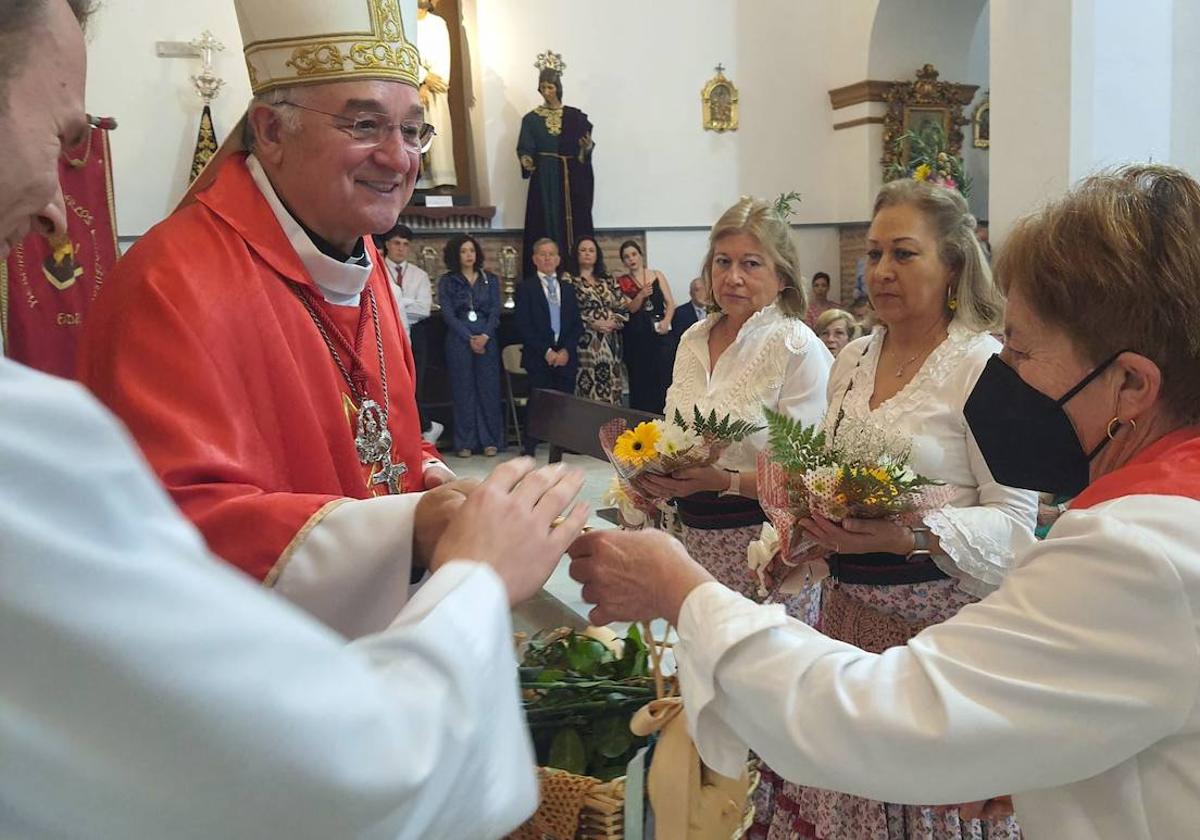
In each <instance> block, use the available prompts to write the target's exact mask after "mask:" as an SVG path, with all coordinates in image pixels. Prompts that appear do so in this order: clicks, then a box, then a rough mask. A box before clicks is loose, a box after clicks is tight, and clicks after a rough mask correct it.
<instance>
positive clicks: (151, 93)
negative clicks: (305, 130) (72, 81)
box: [87, 0, 250, 236]
mask: <svg viewBox="0 0 1200 840" xmlns="http://www.w3.org/2000/svg"><path fill="white" fill-rule="evenodd" d="M88 29H89V39H88V40H89V44H88V85H87V107H88V110H89V111H90V112H91V113H93V114H101V115H104V116H111V117H115V118H116V119H117V123H118V127H117V130H116V131H115V132H113V135H112V150H113V180H114V182H115V185H116V204H117V232H118V234H119V235H121V236H138V235H141V234H143V233H145V232H146V230H147V229H148V228H149V227H151V226H152V225H154V224H155V223H156V222H158V221H160V220H161V219H163V218H164V217H165V216H166V215H167V214H168V213H169V212H170V211H171V210H172V209H173V208H174V206H175V204H176V203H177V202H178V200H179V198H180V197H181V196H182V195H183V193H184V190H185V189H186V188H187V183H188V175H189V170H190V167H191V163H192V150H193V149H194V148H195V146H196V132H197V130H198V128H199V122H200V108H201V106H202V103H201V101H200V98H199V97H198V96H197V95H196V93H195V90H194V88H193V87H192V83H191V78H190V77H191V76H192V75H193V74H195V73H198V72H199V71H200V62H199V60H198V59H177V58H176V59H164V58H157V57H156V56H155V54H154V43H155V42H156V41H191V40H192V39H194V38H199V37H200V34H201V33H202V32H203V31H204V30H205V29H209V30H212V33H213V34H214V35H215V36H216V37H217V39H218V40H220V41H221V42H223V43H224V44H225V46H226V47H227V49H226V50H225V52H222V53H218V54H217V57H216V58H215V60H214V64H215V70H216V73H217V74H218V75H219V76H221V77H223V78H224V79H225V82H226V84H225V89H224V90H222V92H221V94H220V96H219V97H218V98H217V99H216V100H215V101H214V102H213V121H214V123H215V125H216V129H217V133H218V136H219V137H222V138H223V137H224V136H225V134H226V133H227V132H228V131H229V130H230V129H231V128H232V127H233V125H234V123H236V122H237V121H238V120H239V119H240V118H241V116H242V114H243V113H244V112H245V110H246V103H247V102H249V101H250V81H249V79H248V77H247V76H246V64H245V62H244V61H243V60H242V49H241V45H242V41H241V35H240V33H239V31H238V24H237V15H236V14H235V13H234V9H233V0H210V2H205V3H164V2H161V0H105V2H104V3H103V4H101V6H100V9H99V11H98V12H97V13H96V15H95V16H94V17H93V18H92V21H91V23H90V24H89V27H88Z"/></svg>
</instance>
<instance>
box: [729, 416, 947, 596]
mask: <svg viewBox="0 0 1200 840" xmlns="http://www.w3.org/2000/svg"><path fill="white" fill-rule="evenodd" d="M765 414H766V419H767V433H768V445H767V449H766V451H764V452H763V453H762V454H761V455H760V456H759V459H758V497H759V503H760V504H761V505H762V509H763V512H764V513H766V515H767V518H768V519H769V520H770V526H771V529H773V533H772V532H771V530H770V529H768V526H764V539H763V540H761V541H760V542H759V543H757V544H755V545H752V546H751V550H750V552H749V553H748V558H747V562H748V563H749V564H750V567H751V570H752V571H753V572H754V573H755V575H756V576H757V577H758V579H759V584H760V589H759V591H760V594H761V595H764V596H766V595H767V594H769V591H770V590H771V589H772V588H774V589H775V590H777V591H784V592H790V591H793V590H795V589H796V584H797V583H798V579H802V578H806V577H809V578H810V577H814V576H816V575H813V565H812V564H814V563H819V562H820V561H822V560H823V559H824V558H825V557H826V556H827V555H828V553H829V552H828V550H827V549H825V548H824V547H823V546H821V545H820V544H819V543H817V542H816V541H814V540H812V539H810V538H809V537H807V536H806V535H804V534H803V532H801V533H799V534H797V533H796V523H797V522H798V521H799V520H800V519H803V518H804V517H807V516H811V515H812V514H817V515H819V516H821V517H824V518H825V519H828V520H830V521H832V522H841V521H842V520H844V519H847V518H854V519H890V520H894V521H898V522H902V523H912V524H916V523H917V522H918V521H919V520H920V517H921V515H922V514H923V513H924V512H925V511H928V510H930V509H932V508H935V507H939V506H940V505H942V504H944V503H945V501H946V498H947V493H946V491H945V489H944V487H943V485H941V484H940V483H938V482H936V481H933V480H931V479H928V478H925V477H924V476H921V475H918V474H917V473H915V472H913V470H912V469H911V468H910V467H909V465H908V462H909V458H910V456H911V450H912V444H911V442H910V441H908V440H906V439H904V438H902V437H898V436H895V435H891V434H888V433H887V432H885V431H884V430H882V429H880V428H878V427H876V426H872V425H870V424H865V423H860V422H856V421H853V420H849V419H845V420H843V421H842V422H841V423H840V424H839V426H838V433H837V435H836V436H833V437H829V436H826V434H825V433H824V432H823V431H821V430H820V429H819V428H818V427H817V426H804V425H803V424H801V423H799V422H798V421H796V420H793V419H792V418H790V417H788V416H787V415H784V414H779V413H777V412H774V411H771V410H770V409H766V410H765ZM776 545H777V550H773V549H775V546H776ZM764 546H765V547H766V548H764Z"/></svg>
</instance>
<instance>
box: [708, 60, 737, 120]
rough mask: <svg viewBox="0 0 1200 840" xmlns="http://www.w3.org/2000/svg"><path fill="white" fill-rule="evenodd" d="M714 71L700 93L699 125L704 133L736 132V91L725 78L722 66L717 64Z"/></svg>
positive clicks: (731, 83)
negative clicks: (701, 125) (713, 74)
mask: <svg viewBox="0 0 1200 840" xmlns="http://www.w3.org/2000/svg"><path fill="white" fill-rule="evenodd" d="M716 71H717V75H715V76H713V77H712V78H711V79H709V80H708V83H707V84H705V85H704V89H703V90H702V91H700V111H701V114H700V118H701V123H702V124H703V126H704V130H705V131H718V132H723V131H737V130H738V89H737V88H736V87H735V86H734V84H733V82H731V81H729V79H727V78H725V72H724V71H725V68H724V66H723V65H720V64H718V65H717V67H716Z"/></svg>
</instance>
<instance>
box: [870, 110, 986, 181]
mask: <svg viewBox="0 0 1200 840" xmlns="http://www.w3.org/2000/svg"><path fill="white" fill-rule="evenodd" d="M906 144H907V146H908V157H907V160H908V163H907V165H905V164H902V163H900V161H901V160H904V159H905V156H904V147H905V145H906ZM895 149H896V158H897V161H896V163H893V164H892V165H891V166H890V167H889V168H888V171H887V172H886V173H885V175H884V180H887V181H895V180H896V179H898V178H912V179H913V180H914V181H928V182H929V183H931V184H938V185H939V186H943V187H945V188H946V189H950V190H958V191H959V192H960V193H962V194H963V196H964V197H965V196H969V195H970V194H971V179H970V178H969V177H967V173H966V170H965V169H964V167H963V161H962V158H961V157H959V156H958V155H955V154H952V153H951V151H950V143H949V140H948V139H947V137H946V132H945V130H944V129H943V128H942V127H941V126H940V125H938V124H937V123H926V124H925V125H923V126H921V128H919V129H918V130H916V131H906V132H904V133H903V134H901V135H900V136H899V137H897V138H896V140H895Z"/></svg>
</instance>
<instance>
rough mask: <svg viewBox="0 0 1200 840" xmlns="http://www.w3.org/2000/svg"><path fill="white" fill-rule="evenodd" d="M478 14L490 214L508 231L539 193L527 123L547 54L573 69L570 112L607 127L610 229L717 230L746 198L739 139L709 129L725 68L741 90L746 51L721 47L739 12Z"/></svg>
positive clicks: (602, 203) (602, 171) (534, 4)
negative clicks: (719, 74)
mask: <svg viewBox="0 0 1200 840" xmlns="http://www.w3.org/2000/svg"><path fill="white" fill-rule="evenodd" d="M475 13H476V16H477V21H476V27H475V30H476V32H477V34H476V36H475V38H474V40H475V41H476V42H477V47H476V50H477V56H478V58H477V62H476V63H475V66H474V71H475V73H476V74H477V77H479V78H481V79H482V90H481V92H480V93H481V100H482V101H481V103H480V104H481V106H482V116H483V119H482V124H481V133H482V135H483V137H484V143H483V147H484V150H485V154H486V169H487V172H488V185H489V188H490V189H489V193H488V203H490V204H494V205H495V206H496V207H497V216H496V220H495V225H496V226H497V227H502V228H520V227H522V225H523V223H524V213H525V194H526V191H527V183H528V182H526V181H524V180H523V179H522V178H521V175H520V168H519V165H518V163H517V157H516V151H515V150H516V145H517V135H518V133H519V131H520V124H521V117H522V116H523V115H524V114H525V113H527V112H528V111H530V110H532V109H533V108H535V107H536V106H538V105H540V104H541V97H540V96H539V95H538V93H537V90H536V88H537V70H535V69H534V67H533V62H534V59H535V58H536V56H537V55H538V53H541V52H543V51H545V50H547V49H553V50H554V51H555V52H558V53H561V54H562V56H563V60H564V61H565V62H566V65H567V71H566V73H565V74H564V75H563V88H564V97H563V98H564V101H565V102H566V103H567V104H568V105H574V106H575V107H578V108H580V109H582V110H583V111H584V112H586V113H587V114H588V116H589V118H590V119H591V121H592V123H593V125H594V126H595V130H594V134H593V136H594V139H595V141H596V151H595V157H594V158H593V161H594V168H595V172H596V198H595V204H594V209H593V216H594V220H595V223H596V225H597V226H598V227H655V226H679V225H706V224H711V222H712V220H713V219H715V218H716V216H717V214H719V213H720V212H721V210H723V209H724V208H725V207H726V206H728V205H729V204H731V203H732V201H733V200H735V199H736V198H737V196H738V184H737V168H736V167H737V149H738V143H739V140H740V138H739V136H738V135H737V134H726V135H719V134H715V133H712V132H705V131H703V130H702V128H701V125H700V88H701V87H702V85H703V84H704V82H705V81H707V79H708V78H710V77H711V76H712V75H713V67H714V66H715V65H716V63H717V62H718V61H720V62H724V64H725V66H726V68H727V70H726V74H727V75H728V76H729V77H730V78H732V79H733V80H734V81H735V82H739V81H740V80H739V76H738V67H739V65H738V56H737V54H736V53H737V49H736V42H735V41H734V40H733V39H732V38H721V39H718V40H716V41H714V39H713V37H712V33H714V32H725V33H732V32H734V31H735V30H736V26H737V20H736V6H735V4H733V3H729V2H727V0H695V2H686V0H668V1H667V2H655V3H644V2H640V0H608V2H605V3H586V4H584V3H577V4H570V5H566V4H563V3H562V2H559V0H523V2H522V3H521V8H520V13H519V14H514V8H513V4H512V3H511V2H507V0H476V2H475ZM685 45H686V48H685ZM697 46H704V47H707V48H702V49H697V48H696V47H697ZM742 104H743V107H745V99H743V103H742ZM476 125H477V126H480V121H479V120H476Z"/></svg>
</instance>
